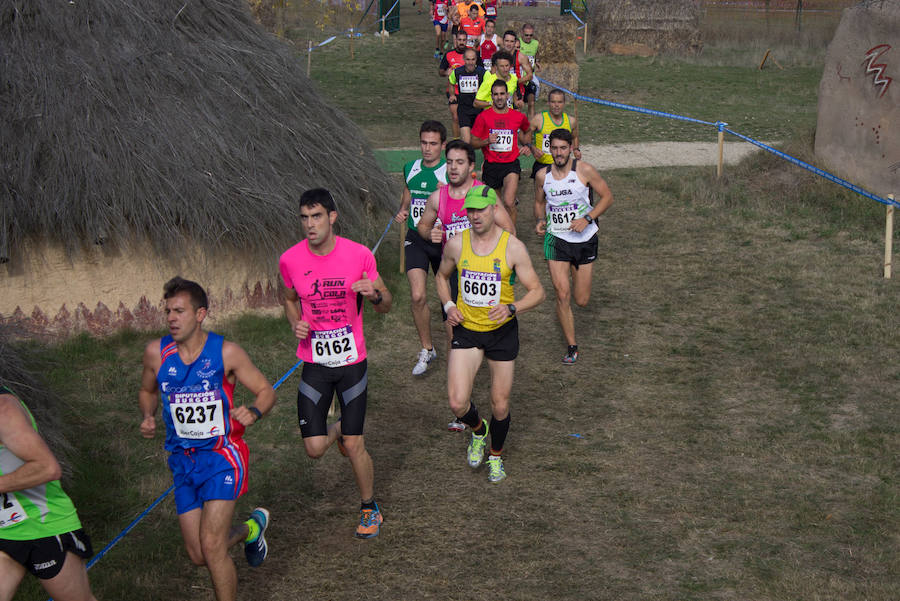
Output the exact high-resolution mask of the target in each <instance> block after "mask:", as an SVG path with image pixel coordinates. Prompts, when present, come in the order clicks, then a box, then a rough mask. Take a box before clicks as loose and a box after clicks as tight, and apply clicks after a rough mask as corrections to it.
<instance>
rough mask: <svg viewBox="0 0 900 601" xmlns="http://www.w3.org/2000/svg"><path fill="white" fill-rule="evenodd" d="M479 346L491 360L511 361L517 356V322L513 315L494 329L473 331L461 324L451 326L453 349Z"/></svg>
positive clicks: (451, 347) (451, 344)
mask: <svg viewBox="0 0 900 601" xmlns="http://www.w3.org/2000/svg"><path fill="white" fill-rule="evenodd" d="M464 348H480V349H483V350H484V356H485V357H487V358H488V359H490V360H492V361H512V360H513V359H515V358H516V357H518V356H519V322H518V320H517V319H516V318H515V317H513V318H512V319H510V320H509V321H507V322H506V323H505V324H503V325H502V326H500V327H499V328H497V329H496V330H488V331H487V332H474V331H472V330H468V329H466V328H465V327H463V326H462V325H458V326H453V342H451V343H450V349H451V351H452V350H453V349H464Z"/></svg>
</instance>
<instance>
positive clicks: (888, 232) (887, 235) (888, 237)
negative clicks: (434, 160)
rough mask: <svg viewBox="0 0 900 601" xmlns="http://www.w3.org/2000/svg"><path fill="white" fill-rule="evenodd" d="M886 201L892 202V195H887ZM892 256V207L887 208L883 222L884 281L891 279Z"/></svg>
mask: <svg viewBox="0 0 900 601" xmlns="http://www.w3.org/2000/svg"><path fill="white" fill-rule="evenodd" d="M888 200H891V201H893V200H894V195H893V194H888ZM893 254H894V205H888V206H887V216H886V218H885V220H884V279H886V280H889V279H891V263H892V257H893Z"/></svg>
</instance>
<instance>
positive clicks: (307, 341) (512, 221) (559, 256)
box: [0, 0, 613, 601]
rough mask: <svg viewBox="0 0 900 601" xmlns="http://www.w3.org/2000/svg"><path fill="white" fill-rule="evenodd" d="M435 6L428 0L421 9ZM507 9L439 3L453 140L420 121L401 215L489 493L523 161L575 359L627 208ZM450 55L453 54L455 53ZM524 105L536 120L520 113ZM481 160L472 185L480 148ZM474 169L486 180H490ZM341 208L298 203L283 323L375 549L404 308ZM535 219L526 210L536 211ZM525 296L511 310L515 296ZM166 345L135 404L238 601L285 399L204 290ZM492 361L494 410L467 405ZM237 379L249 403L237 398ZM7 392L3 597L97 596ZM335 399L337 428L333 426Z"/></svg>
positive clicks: (226, 592) (50, 470) (48, 457)
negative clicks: (392, 342) (614, 223)
mask: <svg viewBox="0 0 900 601" xmlns="http://www.w3.org/2000/svg"><path fill="white" fill-rule="evenodd" d="M418 1H419V2H423V0H418ZM499 11H500V4H499V2H498V0H487V1H485V2H483V3H479V2H475V1H474V0H473V1H470V2H455V3H454V2H449V1H448V0H433V1H432V4H431V9H430V17H431V21H432V23H433V25H434V32H435V48H434V57H435V59H440V63H439V67H438V72H439V74H440V76H441V77H444V78H446V99H447V103H448V107H449V111H450V115H451V118H452V123H453V129H452V138H453V139H450V140H448V137H449V136H448V131H447V128H446V127H445V126H444V125H443V124H442V123H441V122H440V120H438V119H433V120H428V121H425V122H424V123H422V124H421V126H420V127H419V143H420V148H421V156H420V157H419V158H416V159H415V160H412V161H410V162H408V163H407V164H406V165H405V166H404V168H403V178H404V182H405V186H404V190H403V194H402V196H401V199H400V208H399V210H398V211H397V214H396V216H395V220H396V222H397V223H400V224H405V226H406V230H407V231H406V235H405V239H404V260H405V268H406V275H407V280H408V283H409V288H410V310H411V313H412V321H413V325H414V327H415V329H416V332H417V334H418V339H419V342H420V344H421V349H420V350H419V351H418V353H417V355H416V357H415V361H414V364H413V367H412V376H413V377H420V376H422V375H423V374H425V373H426V372H427V370H428V369H429V367H430V366H431V365H432V364H433V363H434V361H435V360H436V359H437V351H436V349H435V345H434V338H433V335H432V332H431V311H430V308H429V303H428V298H427V292H426V291H427V289H428V274H429V271H431V272H432V273H433V274H434V276H435V289H436V291H437V296H438V297H439V299H440V305H441V312H442V317H443V321H444V335H445V337H446V343H447V344H446V347H447V349H448V351H447V354H448V357H447V396H448V404H449V408H450V411H451V413H452V419H451V421H450V423H449V425H448V429H449V430H451V431H464V430H465V429H466V428H467V427H468V428H469V429H471V433H470V437H469V442H468V445H467V448H466V462H467V463H468V465H469V466H471V467H472V468H479V467H480V466H481V465H482V463H484V462H485V455H486V454H487V461H486V463H487V479H488V481H489V482H492V483H497V482H500V481H502V480H503V479H504V478H506V476H507V474H506V469H505V466H504V463H503V457H502V453H503V450H504V447H505V444H506V438H507V434H508V433H509V429H510V423H511V412H510V395H511V391H512V384H513V374H514V366H515V360H516V358H517V356H518V352H519V336H518V316H519V315H521V314H523V313H526V312H528V311H530V310H533V309H534V308H536V307H537V306H538V305H540V303H541V302H542V301H543V300H544V289H543V287H542V285H541V283H540V279H539V277H538V275H537V272H536V271H535V268H534V265H533V263H532V260H531V257H530V256H529V253H528V250H527V248H526V246H525V244H523V243H522V241H521V240H519V238H517V237H516V232H517V222H518V221H519V217H520V212H519V207H518V204H519V202H518V198H517V192H518V187H519V180H520V176H521V166H520V162H519V158H520V156H532V157H533V158H534V166H533V168H532V170H531V174H530V175H531V179H532V180H533V181H534V184H533V185H534V191H535V193H534V196H535V202H534V206H533V209H532V211H531V213H532V215H533V217H534V231H535V232H536V233H537V234H538V235H540V236H542V237H543V255H544V257H543V258H544V259H545V260H546V263H547V268H548V271H549V275H550V279H551V281H552V282H553V287H554V290H555V298H556V314H557V317H558V320H559V322H560V326H561V329H562V333H563V336H564V338H565V340H566V345H567V347H566V351H565V353H564V354H563V357H562V362H563V363H564V364H566V365H574V364H575V363H576V362H577V361H578V360H579V351H578V344H577V340H576V337H575V331H576V328H575V319H574V315H573V312H572V308H571V300H572V299H573V298H574V300H575V303H576V304H577V305H579V306H582V307H583V306H585V305H586V304H587V303H588V300H589V297H590V291H591V274H592V264H593V262H594V261H595V260H596V258H597V246H598V245H597V236H598V231H599V228H598V225H597V219H598V218H599V217H600V216H601V215H602V214H603V213H604V212H605V211H606V210H607V209H608V208H609V206H610V205H611V204H612V202H613V198H612V194H611V192H610V190H609V187H608V186H607V184H606V182H605V181H604V180H603V178H602V177H601V176H600V174H599V173H598V172H597V170H596V169H595V168H594V167H592V166H591V165H589V164H588V163H586V162H584V161H582V160H581V150H580V147H579V142H578V123H577V120H576V119H575V117H574V116H572V115H569V114H568V113H566V111H565V101H566V98H565V94H564V93H563V92H562V91H561V90H557V89H553V90H549V91H548V93H547V103H548V110H546V111H543V112H539V113H535V109H534V107H535V97H536V96H537V95H538V93H539V87H538V85H537V83H536V82H535V81H534V72H535V70H537V69H539V68H540V65H539V64H538V62H537V61H536V56H537V51H538V47H539V43H538V41H537V40H536V39H535V35H534V33H535V32H534V27H533V25H531V24H525V25H524V26H523V27H522V28H521V33H517V32H516V31H514V30H511V29H507V30H504V31H503V32H502V33H499V34H498V33H497V31H496V26H497V18H498V16H499V14H498V13H499ZM445 46H446V47H445ZM523 111H524V112H523ZM477 150H480V151H481V153H482V155H483V162H482V167H481V172H480V174H476V171H477V169H476V164H477V161H476V151H477ZM476 175H479V176H480V177H476ZM338 207H339V203H338V202H337V201H336V199H335V198H333V197H332V195H331V193H330V192H329V191H328V190H327V189H325V188H317V189H312V190H308V191H306V192H305V193H304V194H303V195H302V196H301V197H300V199H299V214H300V224H299V225H300V228H301V229H302V232H303V235H304V237H303V239H302V240H301V241H300V242H298V243H297V244H295V245H294V246H292V247H291V248H289V249H287V250H286V251H285V252H284V253H283V254H282V255H281V257H280V260H279V269H280V272H281V277H282V282H283V285H284V309H285V315H286V317H287V321H288V323H289V326H290V331H291V335H292V336H293V337H294V338H295V339H296V341H297V352H296V355H297V357H298V358H299V359H300V360H301V361H302V362H303V370H302V373H301V378H300V383H299V385H298V390H297V416H298V423H299V428H300V434H301V436H302V439H303V442H304V447H305V450H306V453H307V455H308V456H309V457H311V458H314V459H317V458H320V457H322V456H323V455H324V453H325V452H326V451H327V450H328V449H329V448H330V447H331V446H332V445H335V446H337V448H338V450H339V451H340V453H341V454H342V455H344V456H346V457H347V459H348V461H349V463H350V468H351V470H352V472H353V475H354V477H355V480H356V484H357V488H358V490H359V494H360V509H359V521H358V524H357V527H356V530H355V536H357V537H358V538H363V539H365V538H372V537H374V536H377V535H378V533H379V531H380V528H381V525H382V523H383V522H384V515H383V514H382V512H381V508H380V507H379V505H378V503H377V502H376V500H375V469H374V465H373V461H372V457H371V456H370V455H369V453H368V451H367V449H366V446H365V439H364V423H365V416H366V403H367V392H368V362H367V349H366V342H365V335H364V327H363V303H364V302H368V303H370V304H371V305H372V307H373V309H374V310H375V312H377V313H387V312H388V311H390V310H391V308H392V305H393V297H392V295H391V293H390V292H389V290H388V288H387V286H386V285H385V283H384V281H383V280H382V278H381V277H380V275H379V273H378V267H377V263H376V260H375V256H374V255H373V253H372V251H370V250H369V249H368V248H366V247H364V246H362V245H360V244H358V243H356V242H353V241H351V240H349V239H346V238H343V237H341V236H338V235H337V234H336V223H337V221H338V218H339V209H338ZM527 213H528V212H527V211H525V214H526V215H527ZM516 282H518V283H520V284H521V285H522V286H523V287H524V290H525V293H524V294H523V295H522V296H520V297H519V298H516V296H515V288H514V284H515V283H516ZM163 302H164V304H165V315H166V324H167V328H168V334H167V335H166V336H164V337H162V338H158V339H155V340H153V341H151V342H150V343H149V344H147V346H146V348H145V350H144V360H143V361H144V369H143V377H142V380H141V383H140V388H139V392H138V405H139V407H140V411H141V421H140V428H139V429H140V433H141V434H142V435H143V436H144V437H147V438H152V437H153V436H155V433H156V425H157V417H156V414H157V411H158V410H159V409H160V408H161V409H162V420H163V423H164V425H165V441H164V446H165V449H166V450H167V451H168V452H169V454H170V455H169V460H168V463H169V468H170V469H171V472H172V477H173V481H174V488H175V506H176V511H177V514H178V521H179V525H180V528H181V532H182V535H183V538H184V543H185V547H186V549H187V553H188V557H189V558H190V560H191V561H192V562H193V563H194V564H196V565H200V566H206V567H207V569H208V570H209V573H210V577H211V580H212V583H213V588H214V590H215V595H216V598H217V599H218V600H220V601H225V600H233V599H234V598H235V596H236V590H237V571H236V568H235V565H234V562H233V561H232V560H231V557H230V556H229V554H228V549H229V548H230V547H231V546H232V545H234V544H237V543H243V544H244V549H245V554H246V558H247V561H248V563H249V564H250V565H251V566H257V565H260V564H261V563H262V561H263V560H264V559H265V558H266V556H267V553H268V545H267V543H266V538H265V533H266V530H267V528H268V526H269V519H270V515H269V512H268V511H267V510H266V509H264V508H261V507H258V508H256V509H255V510H254V511H252V512H251V514H250V516H249V518H248V519H247V520H246V521H244V522H241V523H238V524H237V525H233V524H232V522H233V517H234V512H235V504H236V501H237V499H238V498H239V497H240V496H241V495H243V494H244V493H245V492H246V491H247V481H248V479H247V467H248V456H249V451H248V448H247V445H246V443H245V442H244V441H243V434H244V432H245V430H246V428H248V427H251V426H253V425H254V424H255V423H256V422H257V421H259V420H260V419H262V418H263V417H264V416H265V415H266V414H268V413H269V412H270V411H271V409H272V407H273V406H274V404H275V392H274V389H273V387H272V385H271V384H270V383H269V382H268V381H267V379H266V378H265V376H263V374H262V373H261V372H260V371H259V370H258V369H257V368H256V367H255V366H254V365H253V363H252V362H251V361H250V358H249V357H248V356H247V354H246V353H245V352H244V350H243V349H242V348H241V347H240V346H238V345H236V344H234V343H232V342H229V341H227V340H224V339H223V338H222V337H221V336H219V335H217V334H215V333H213V332H208V331H206V330H204V329H203V327H202V325H203V321H204V320H205V319H206V317H207V314H208V310H209V303H208V299H207V295H206V292H205V291H204V289H203V288H202V287H201V286H200V284H198V283H196V282H192V281H189V280H184V279H182V278H180V277H176V278H173V279H172V280H171V281H169V282H168V283H166V285H165V287H164V290H163ZM484 360H487V363H488V366H489V369H490V375H491V386H490V393H489V400H490V410H489V413H490V415H489V416H488V412H487V410H484V413H483V414H482V412H480V411H479V409H478V407H477V406H476V404H475V402H474V400H473V398H472V394H473V385H474V381H475V374H476V373H477V371H478V369H479V367H480V366H481V363H482V362H483V361H484ZM237 383H240V384H241V385H243V386H244V387H246V388H247V389H248V390H249V391H250V392H251V393H252V394H253V397H254V400H253V402H252V403H250V404H249V405H247V406H240V405H236V404H235V403H234V395H233V392H234V388H235V386H236V384H237ZM3 384H4V383H3V382H0V502H2V506H0V600H3V599H9V598H11V597H12V595H13V594H14V593H15V591H16V589H17V587H18V584H19V582H20V581H21V579H22V578H23V577H24V574H25V571H26V570H27V571H29V572H31V573H32V574H34V575H35V576H37V577H38V578H39V579H40V580H41V582H42V584H43V585H44V587H45V588H46V589H47V591H48V592H49V593H50V594H52V595H53V597H54V598H55V599H57V600H59V601H68V600H75V601H82V600H86V601H90V600H92V599H94V597H93V596H92V593H91V591H90V586H89V584H88V580H87V573H86V570H85V564H84V559H86V558H89V557H90V556H91V554H92V550H91V544H90V540H89V539H88V537H87V535H86V534H85V533H84V532H83V530H82V529H81V524H80V522H79V520H78V516H77V514H76V511H75V507H74V505H73V504H72V502H71V501H70V500H69V498H68V497H67V496H66V495H65V493H64V492H63V491H62V488H61V487H60V486H59V465H58V463H57V462H56V459H55V458H54V457H53V454H52V453H51V452H50V451H49V449H48V448H47V446H46V444H45V443H44V442H43V439H42V438H41V437H40V435H39V434H38V433H37V428H36V425H35V422H34V419H33V418H32V417H31V414H30V413H29V411H28V409H27V407H26V405H25V403H24V402H23V401H22V399H20V398H19V397H18V396H16V394H15V393H14V392H13V391H12V390H10V389H9V388H6V387H4V386H3ZM334 397H336V398H337V402H338V406H339V408H340V417H339V419H338V420H337V421H334V422H333V423H331V424H329V423H328V413H329V407H330V406H331V403H332V399H333V398H334Z"/></svg>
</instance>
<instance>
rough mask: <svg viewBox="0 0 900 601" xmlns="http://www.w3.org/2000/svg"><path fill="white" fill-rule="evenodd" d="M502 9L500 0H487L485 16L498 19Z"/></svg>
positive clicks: (489, 19)
mask: <svg viewBox="0 0 900 601" xmlns="http://www.w3.org/2000/svg"><path fill="white" fill-rule="evenodd" d="M499 9H500V0H487V1H486V2H485V3H484V18H485V19H487V20H488V21H496V20H497V16H498V13H499Z"/></svg>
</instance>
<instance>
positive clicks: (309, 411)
mask: <svg viewBox="0 0 900 601" xmlns="http://www.w3.org/2000/svg"><path fill="white" fill-rule="evenodd" d="M368 385H369V371H368V360H367V359H363V360H362V361H360V362H359V363H354V364H353V365H345V366H343V367H325V366H324V365H318V364H316V363H304V364H303V375H301V376H300V386H299V388H298V389H297V418H298V419H299V421H300V433H301V434H302V435H303V438H308V437H310V436H325V435H327V434H328V425H327V420H328V409H329V408H330V407H331V399H332V398H333V397H334V393H335V392H337V397H338V403H339V404H340V407H341V434H344V435H346V436H360V435H362V433H363V424H364V423H365V421H366V393H367V390H368Z"/></svg>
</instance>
